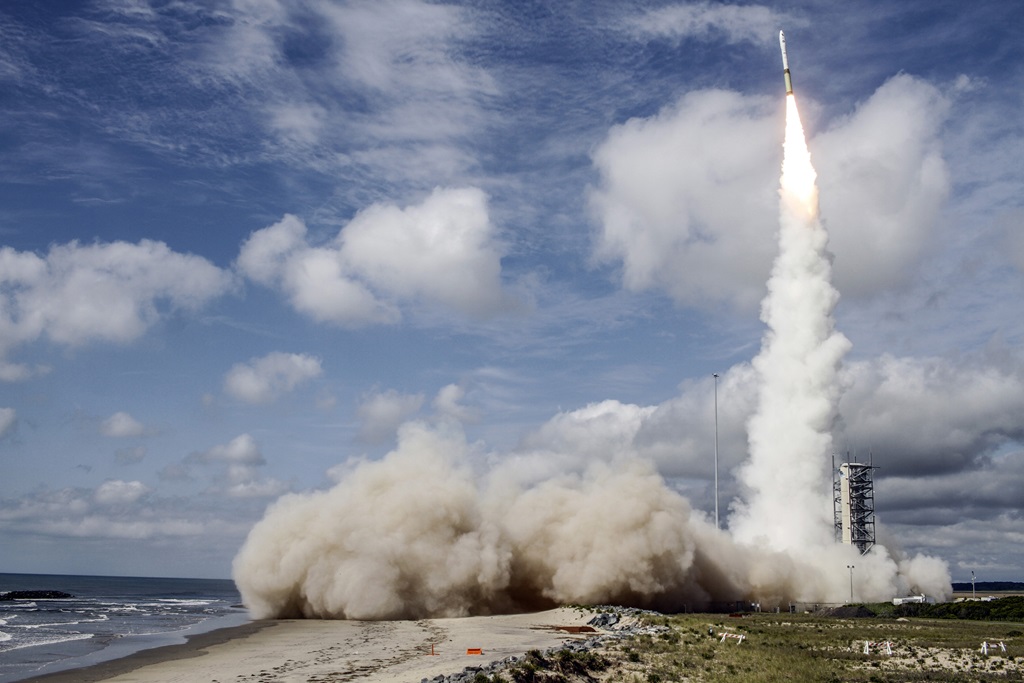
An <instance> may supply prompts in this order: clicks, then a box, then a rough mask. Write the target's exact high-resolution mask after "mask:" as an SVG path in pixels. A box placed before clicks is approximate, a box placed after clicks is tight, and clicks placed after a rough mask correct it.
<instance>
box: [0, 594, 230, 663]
mask: <svg viewBox="0 0 1024 683" xmlns="http://www.w3.org/2000/svg"><path fill="white" fill-rule="evenodd" d="M23 590H40V591H41V590H53V591H63V592H65V593H70V594H72V595H74V597H73V598H66V599H59V600H11V601H3V600H0V683H11V682H12V681H20V680H23V679H25V678H30V677H32V676H37V675H40V674H44V673H50V672H52V671H62V670H66V669H71V668H78V667H82V666H88V665H90V664H95V663H98V662H102V661H107V660H110V659H116V658H119V657H124V656H126V655H129V654H132V653H133V652H138V651H139V650H144V649H146V648H150V647H159V646H162V645H171V644H174V643H181V642H184V641H185V638H186V636H188V635H192V634H194V633H202V632H205V631H210V630H213V629H217V628H222V627H227V626H236V625H239V624H243V623H246V622H247V621H248V620H249V619H248V613H247V612H246V611H245V610H244V609H242V608H241V607H240V603H241V597H240V596H239V594H238V590H237V589H236V588H235V584H234V582H232V581H228V580H218V579H159V578H136V577H131V578H127V577H112V576H56V575H54V576H48V575H42V574H0V593H7V592H10V591H23Z"/></svg>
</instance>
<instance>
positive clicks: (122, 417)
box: [100, 412, 146, 438]
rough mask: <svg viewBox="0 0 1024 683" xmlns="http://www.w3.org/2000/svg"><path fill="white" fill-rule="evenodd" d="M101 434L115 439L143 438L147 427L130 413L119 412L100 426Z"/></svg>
mask: <svg viewBox="0 0 1024 683" xmlns="http://www.w3.org/2000/svg"><path fill="white" fill-rule="evenodd" d="M100 433H101V434H103V436H110V437H114V438H124V437H129V436H142V435H143V434H145V433H146V427H145V425H143V424H142V423H141V422H139V421H138V420H136V419H135V418H134V417H132V416H131V415H129V414H128V413H125V412H117V413H114V414H113V415H111V416H110V417H108V418H107V419H106V420H104V421H103V422H102V423H101V424H100Z"/></svg>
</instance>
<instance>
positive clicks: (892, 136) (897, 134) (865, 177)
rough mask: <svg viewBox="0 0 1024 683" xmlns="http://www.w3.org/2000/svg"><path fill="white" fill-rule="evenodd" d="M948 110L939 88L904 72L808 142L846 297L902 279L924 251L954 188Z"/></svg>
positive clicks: (874, 290) (839, 286)
mask: <svg viewBox="0 0 1024 683" xmlns="http://www.w3.org/2000/svg"><path fill="white" fill-rule="evenodd" d="M948 109H949V103H948V102H947V101H946V99H945V98H944V97H943V96H942V94H941V93H940V92H939V91H938V89H936V88H935V87H934V86H932V85H929V84H928V83H925V82H924V81H921V80H919V79H916V78H913V77H912V76H908V75H906V74H899V75H897V76H895V77H893V78H891V79H890V80H888V81H886V82H885V83H884V84H883V85H882V86H881V87H880V88H879V89H878V90H877V91H875V93H874V94H873V95H872V96H871V97H870V98H869V99H868V100H867V101H866V102H864V103H863V104H861V105H860V106H859V107H858V108H857V109H856V111H854V112H853V113H852V114H851V115H850V116H849V117H846V118H844V119H840V120H838V121H836V122H834V123H833V125H831V126H830V127H829V129H828V130H827V131H825V132H824V133H821V134H819V135H817V136H815V137H814V139H813V140H812V141H811V153H812V154H813V155H814V162H815V166H816V168H817V171H818V184H819V187H820V190H821V193H820V196H821V214H822V217H823V219H824V220H825V221H826V224H827V227H828V230H829V244H830V249H831V251H832V252H833V253H834V254H836V260H835V263H834V271H833V272H834V275H835V283H836V287H837V289H839V291H840V292H842V293H843V295H844V296H856V295H859V294H865V293H866V294H872V293H877V292H880V291H885V290H888V289H891V288H892V287H893V286H894V285H900V284H905V283H906V282H907V281H908V280H909V279H910V276H911V275H912V274H913V273H914V268H913V266H914V264H916V263H917V262H918V260H919V259H920V258H921V257H922V255H923V254H925V253H927V251H928V248H929V246H930V245H929V242H930V240H931V238H932V236H933V235H934V234H935V232H936V222H937V220H938V218H939V211H940V208H941V207H942V206H943V205H944V204H945V201H946V198H947V196H948V194H949V173H948V171H947V169H946V163H945V161H944V160H943V157H942V147H941V144H940V138H939V134H940V132H941V129H942V125H943V123H944V121H945V118H946V115H947V112H948Z"/></svg>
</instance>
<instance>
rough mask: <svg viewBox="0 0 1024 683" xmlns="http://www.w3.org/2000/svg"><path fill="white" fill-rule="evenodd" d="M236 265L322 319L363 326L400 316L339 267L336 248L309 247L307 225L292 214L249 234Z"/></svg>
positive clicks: (386, 321) (302, 308) (384, 321)
mask: <svg viewBox="0 0 1024 683" xmlns="http://www.w3.org/2000/svg"><path fill="white" fill-rule="evenodd" d="M237 267H238V269H239V271H240V272H241V273H242V274H243V275H245V276H246V277H248V278H250V279H252V280H255V281H256V282H259V283H260V284H262V285H265V286H268V287H279V288H280V289H282V290H283V291H284V293H285V294H286V295H288V297H289V299H290V300H291V304H292V306H293V307H295V309H296V310H298V311H299V312H301V313H304V314H306V315H308V316H310V317H312V318H313V319H314V320H318V321H320V322H332V323H335V324H338V325H346V326H361V325H368V324H373V323H389V322H395V321H396V320H397V319H398V312H397V311H396V310H395V309H394V308H392V307H390V306H388V305H387V304H385V303H383V302H381V301H378V300H377V299H376V297H375V296H374V295H373V294H372V293H371V292H370V290H368V289H367V288H366V287H365V286H364V285H362V284H361V283H359V282H357V281H356V280H354V279H353V278H352V277H351V276H349V275H348V274H346V273H344V272H343V271H342V265H341V262H340V254H339V253H338V251H337V250H336V249H331V248H315V247H311V246H309V245H308V244H307V243H306V226H305V224H304V223H303V222H302V221H301V220H300V219H299V218H297V217H295V216H291V215H287V216H285V217H284V218H282V219H281V220H280V221H279V222H277V223H275V224H274V225H272V226H270V227H268V228H264V229H262V230H257V231H256V232H254V233H252V235H250V236H249V238H248V239H247V240H246V241H245V242H244V243H243V244H242V248H241V251H240V252H239V255H238V261H237Z"/></svg>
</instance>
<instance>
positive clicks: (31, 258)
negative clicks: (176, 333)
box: [0, 240, 231, 354]
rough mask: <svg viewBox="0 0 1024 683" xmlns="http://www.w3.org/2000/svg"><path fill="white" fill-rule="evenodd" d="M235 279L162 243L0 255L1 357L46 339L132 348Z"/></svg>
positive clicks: (1, 251)
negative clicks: (169, 314) (167, 317)
mask: <svg viewBox="0 0 1024 683" xmlns="http://www.w3.org/2000/svg"><path fill="white" fill-rule="evenodd" d="M230 286H231V277H230V275H229V274H228V273H226V272H224V271H222V270H220V269H219V268H217V267H216V266H214V265H213V264H211V263H210V262H209V261H207V260H206V259H204V258H201V257H199V256H194V255H192V254H181V253H177V252H174V251H172V250H171V249H170V248H168V247H167V245H166V244H164V243H162V242H154V241H150V240H142V241H140V242H139V243H137V244H131V243H128V242H108V243H95V244H89V245H81V244H79V243H78V242H69V243H67V244H58V245H53V246H51V247H50V250H49V251H48V252H47V254H46V255H45V256H37V255H36V254H33V253H29V252H18V251H16V250H14V249H12V248H10V247H3V248H0V303H2V305H0V354H3V353H6V352H8V351H10V350H11V349H12V348H14V347H16V346H18V345H20V344H25V343H29V342H32V341H35V340H36V339H39V338H40V337H44V336H45V337H47V338H48V339H50V340H51V341H54V342H57V343H59V344H66V345H70V346H76V345H81V344H85V343H87V342H91V341H111V342H118V343H126V342H130V341H132V340H134V339H136V338H138V337H139V336H141V335H142V334H143V333H144V332H145V331H146V330H147V329H148V328H149V327H150V326H151V325H152V324H153V323H155V322H156V321H157V320H159V319H160V317H161V316H162V315H163V314H164V313H165V312H166V311H170V310H196V309H198V308H200V307H202V306H203V305H205V304H206V303H207V302H209V301H210V300H211V299H213V298H214V297H217V296H219V295H221V294H223V293H224V292H226V291H227V290H228V289H229V288H230Z"/></svg>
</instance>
